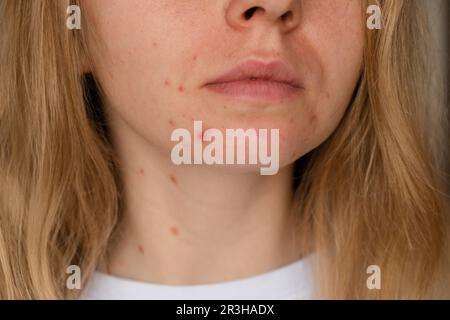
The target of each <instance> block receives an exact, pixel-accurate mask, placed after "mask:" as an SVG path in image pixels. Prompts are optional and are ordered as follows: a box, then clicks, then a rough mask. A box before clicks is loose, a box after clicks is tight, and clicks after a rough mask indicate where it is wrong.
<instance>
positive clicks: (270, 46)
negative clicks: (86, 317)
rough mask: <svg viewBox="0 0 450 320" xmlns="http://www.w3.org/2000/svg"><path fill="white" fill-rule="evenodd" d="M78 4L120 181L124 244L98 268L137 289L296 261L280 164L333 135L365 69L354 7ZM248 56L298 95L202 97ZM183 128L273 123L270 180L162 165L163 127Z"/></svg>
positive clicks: (306, 1)
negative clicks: (288, 78) (275, 159)
mask: <svg viewBox="0 0 450 320" xmlns="http://www.w3.org/2000/svg"><path fill="white" fill-rule="evenodd" d="M83 5H84V8H85V10H86V13H87V15H88V16H89V20H90V21H91V22H92V24H91V28H92V31H93V32H95V33H96V35H97V37H98V38H97V39H101V41H100V42H97V41H96V42H95V50H93V52H95V54H94V55H93V60H94V66H95V67H94V68H95V70H93V71H94V73H95V75H96V77H97V79H98V80H99V82H100V84H101V86H102V89H103V90H104V93H105V97H104V102H105V107H106V111H107V114H108V116H109V117H110V127H111V130H112V133H113V140H114V146H115V147H116V151H117V154H118V159H119V163H120V168H121V173H122V179H123V183H124V186H125V204H126V205H125V208H124V211H125V220H124V225H123V228H124V230H123V236H122V238H121V240H120V241H119V242H118V244H117V246H116V247H115V248H114V250H113V251H112V252H113V254H112V257H111V260H110V262H109V263H108V265H105V266H103V267H102V269H103V270H105V271H106V270H108V271H109V272H111V273H112V274H115V275H118V276H123V277H128V278H133V279H137V280H143V281H152V282H158V283H167V284H194V283H208V282H217V281H225V280H230V279H236V278H240V277H245V276H249V275H253V274H257V273H260V272H264V271H268V270H271V269H273V268H275V267H277V266H281V265H284V264H286V263H288V262H291V261H294V260H296V259H298V258H300V257H301V256H302V253H301V251H302V250H301V248H299V247H298V246H297V244H296V243H295V241H292V232H293V227H292V224H291V223H290V221H289V219H288V212H289V208H290V204H291V198H292V192H291V190H290V188H291V174H292V165H293V163H294V161H295V160H297V159H299V158H300V157H301V156H302V155H304V154H306V153H308V152H309V151H311V150H313V149H315V148H316V147H318V146H319V145H320V144H322V143H323V142H324V141H325V140H326V139H327V138H328V137H329V136H330V135H331V134H332V133H333V131H334V130H335V129H336V127H337V126H338V124H339V122H340V121H341V119H342V117H343V114H344V112H345V110H346V108H347V107H348V104H349V102H350V99H351V97H352V94H353V92H354V90H355V87H356V85H357V81H358V79H359V76H360V71H361V67H362V61H363V43H364V30H363V26H364V22H363V21H362V19H363V16H362V8H361V2H360V1H359V0H276V1H275V0H215V1H210V0H195V1H193V0H165V1H149V0H96V1H85V2H84V3H83ZM254 7H256V8H257V10H255V11H254V12H253V15H251V17H250V18H249V19H245V13H246V12H248V10H249V9H251V8H254ZM286 17H287V18H286ZM92 39H93V38H92ZM93 47H94V41H92V43H91V48H93ZM248 60H252V61H258V62H261V63H264V64H268V63H271V62H274V61H278V62H280V61H281V62H282V63H284V64H285V65H287V66H289V68H291V69H292V70H293V71H294V74H295V76H296V77H297V78H298V79H299V80H300V81H301V90H298V92H296V93H295V94H294V95H292V96H282V97H279V98H275V99H264V98H261V99H246V98H243V97H242V96H237V95H227V94H220V93H217V92H214V91H212V90H209V89H208V87H207V86H206V84H208V82H209V81H211V79H215V78H217V77H219V76H221V75H223V74H224V73H226V72H228V71H229V70H231V69H232V68H234V67H236V66H237V65H239V64H240V63H242V62H245V61H248ZM193 120H201V121H203V126H204V127H206V128H218V129H221V130H223V129H225V128H244V129H246V128H276V129H280V171H279V173H278V174H277V175H274V176H270V177H264V176H261V175H260V174H259V171H258V170H255V168H253V167H248V168H247V169H245V168H244V169H242V168H239V169H237V168H236V167H233V166H226V167H205V166H179V167H177V166H174V165H173V164H172V163H171V160H170V152H171V149H172V147H173V145H174V143H173V142H171V141H170V136H171V132H172V131H173V130H174V129H175V128H188V129H192V125H193Z"/></svg>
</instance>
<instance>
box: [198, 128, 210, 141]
mask: <svg viewBox="0 0 450 320" xmlns="http://www.w3.org/2000/svg"><path fill="white" fill-rule="evenodd" d="M207 130H208V129H203V131H202V132H200V133H199V134H198V139H199V140H201V141H205V132H206V131H207Z"/></svg>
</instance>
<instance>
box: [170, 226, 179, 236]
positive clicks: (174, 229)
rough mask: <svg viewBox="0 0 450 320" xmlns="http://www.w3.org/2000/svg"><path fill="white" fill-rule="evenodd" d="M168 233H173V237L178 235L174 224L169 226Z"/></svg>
mask: <svg viewBox="0 0 450 320" xmlns="http://www.w3.org/2000/svg"><path fill="white" fill-rule="evenodd" d="M170 233H171V234H172V235H174V236H175V237H176V236H178V235H179V234H180V232H179V230H178V228H177V227H175V226H172V227H170Z"/></svg>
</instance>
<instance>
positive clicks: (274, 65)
mask: <svg viewBox="0 0 450 320" xmlns="http://www.w3.org/2000/svg"><path fill="white" fill-rule="evenodd" d="M243 80H260V81H268V82H278V83H284V84H287V85H290V86H292V87H294V88H301V87H302V86H301V83H300V80H299V79H298V77H297V76H296V74H295V72H294V70H293V68H292V67H290V66H289V65H288V64H287V63H285V62H282V61H280V60H276V61H272V62H269V63H264V62H260V61H257V60H248V61H245V62H243V63H241V64H239V65H238V66H236V67H234V68H232V69H231V70H230V71H228V72H226V73H225V74H223V75H221V76H219V77H218V78H216V79H213V80H211V81H208V82H207V83H206V86H208V85H214V84H223V83H230V82H236V81H243Z"/></svg>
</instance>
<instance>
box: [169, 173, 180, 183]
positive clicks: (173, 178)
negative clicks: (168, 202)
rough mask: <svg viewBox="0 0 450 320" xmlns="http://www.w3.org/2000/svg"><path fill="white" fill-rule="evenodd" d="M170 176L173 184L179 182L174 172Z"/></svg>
mask: <svg viewBox="0 0 450 320" xmlns="http://www.w3.org/2000/svg"><path fill="white" fill-rule="evenodd" d="M169 178H170V181H172V183H173V184H175V185H177V184H178V180H177V177H175V176H174V175H173V174H171V175H170V177H169Z"/></svg>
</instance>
